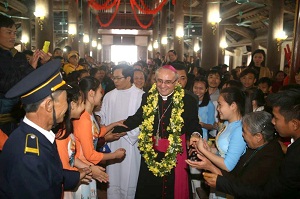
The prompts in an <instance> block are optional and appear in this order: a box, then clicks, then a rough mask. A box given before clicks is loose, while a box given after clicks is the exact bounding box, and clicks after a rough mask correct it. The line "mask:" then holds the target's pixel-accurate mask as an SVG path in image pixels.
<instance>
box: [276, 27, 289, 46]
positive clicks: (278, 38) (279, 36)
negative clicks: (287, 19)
mask: <svg viewBox="0 0 300 199" xmlns="http://www.w3.org/2000/svg"><path fill="white" fill-rule="evenodd" d="M287 37H288V36H287V35H286V33H285V32H284V31H280V32H278V33H277V35H276V44H277V50H278V51H280V47H281V44H282V42H283V41H284V40H286V38H287Z"/></svg>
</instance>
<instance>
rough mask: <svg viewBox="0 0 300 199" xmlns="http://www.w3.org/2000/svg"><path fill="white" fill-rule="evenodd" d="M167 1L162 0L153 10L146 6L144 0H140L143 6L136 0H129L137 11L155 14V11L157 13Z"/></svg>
mask: <svg viewBox="0 0 300 199" xmlns="http://www.w3.org/2000/svg"><path fill="white" fill-rule="evenodd" d="M167 1H168V0H163V1H162V2H161V3H160V4H159V5H158V6H157V7H156V8H155V9H154V10H151V9H149V8H148V7H147V5H146V4H145V2H144V0H140V2H141V4H142V6H143V8H142V7H140V6H139V4H138V3H137V2H136V0H131V1H130V4H131V5H132V4H133V5H134V6H136V8H137V9H138V10H139V11H141V12H143V13H145V14H156V13H158V12H159V11H160V10H161V9H162V8H163V6H164V5H165V4H166V3H167Z"/></svg>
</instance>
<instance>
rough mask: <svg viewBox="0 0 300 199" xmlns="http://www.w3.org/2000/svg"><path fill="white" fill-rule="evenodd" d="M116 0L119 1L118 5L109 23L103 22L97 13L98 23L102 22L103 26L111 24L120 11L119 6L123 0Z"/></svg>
mask: <svg viewBox="0 0 300 199" xmlns="http://www.w3.org/2000/svg"><path fill="white" fill-rule="evenodd" d="M116 1H117V5H116V9H115V12H114V13H113V15H112V17H111V18H110V20H109V21H108V22H107V23H102V22H101V20H100V17H99V15H96V19H97V21H98V23H99V24H100V26H101V27H108V26H110V24H111V23H112V22H113V20H114V19H115V17H116V15H117V13H118V10H119V6H120V2H121V0H116Z"/></svg>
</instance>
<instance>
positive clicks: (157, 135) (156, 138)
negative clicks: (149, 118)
mask: <svg viewBox="0 0 300 199" xmlns="http://www.w3.org/2000/svg"><path fill="white" fill-rule="evenodd" d="M159 140H160V137H159V132H156V136H155V146H158V141H159Z"/></svg>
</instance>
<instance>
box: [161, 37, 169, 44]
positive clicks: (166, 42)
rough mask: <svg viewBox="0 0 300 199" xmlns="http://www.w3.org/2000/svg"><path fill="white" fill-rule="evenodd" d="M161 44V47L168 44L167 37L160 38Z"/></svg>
mask: <svg viewBox="0 0 300 199" xmlns="http://www.w3.org/2000/svg"><path fill="white" fill-rule="evenodd" d="M161 44H162V45H167V44H168V37H162V38H161Z"/></svg>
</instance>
